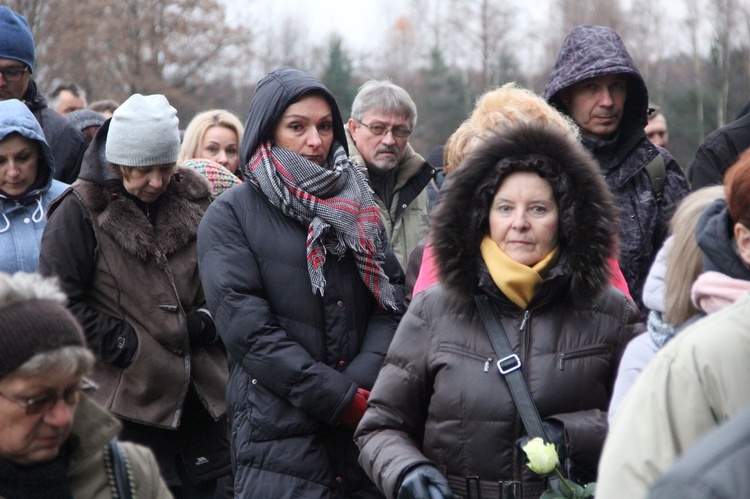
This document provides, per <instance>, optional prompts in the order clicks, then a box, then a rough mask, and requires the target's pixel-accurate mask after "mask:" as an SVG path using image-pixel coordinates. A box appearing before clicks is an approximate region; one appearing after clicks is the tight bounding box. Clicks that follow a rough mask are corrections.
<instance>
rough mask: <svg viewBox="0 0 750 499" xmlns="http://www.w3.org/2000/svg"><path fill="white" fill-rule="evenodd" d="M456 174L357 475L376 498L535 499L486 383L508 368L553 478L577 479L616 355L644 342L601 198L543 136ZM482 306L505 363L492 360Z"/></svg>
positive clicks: (582, 157) (555, 135) (510, 429)
mask: <svg viewBox="0 0 750 499" xmlns="http://www.w3.org/2000/svg"><path fill="white" fill-rule="evenodd" d="M464 162H465V163H466V164H465V165H464V166H463V167H461V168H458V169H457V170H456V171H455V172H453V173H452V175H451V177H450V178H449V179H448V180H447V186H446V187H445V188H444V190H443V191H442V192H443V193H442V198H441V201H440V204H439V205H438V207H437V211H436V212H435V213H434V216H433V219H432V232H431V238H432V244H433V248H434V254H435V259H436V262H437V267H438V273H439V277H440V283H439V284H437V285H435V286H431V287H430V288H428V289H426V290H424V291H423V292H422V293H420V294H419V295H417V296H416V297H415V298H414V301H412V303H411V305H410V306H409V310H408V312H407V313H406V315H405V316H404V319H403V320H402V321H401V324H400V325H399V328H398V331H397V332H396V336H395V338H394V340H393V343H392V345H391V348H390V350H389V351H388V355H387V357H386V360H385V364H384V365H383V368H382V370H381V372H380V375H379V377H378V380H377V383H376V384H375V387H374V388H373V390H372V395H371V396H370V399H369V408H368V410H367V412H366V413H365V416H364V418H363V419H362V422H361V424H360V425H359V427H358V429H357V434H356V436H355V438H356V442H357V444H358V445H359V448H360V451H361V455H360V463H361V464H362V466H363V467H364V469H365V471H367V474H368V475H369V476H370V477H371V478H372V479H373V481H374V482H375V483H376V484H377V485H378V487H379V488H380V490H381V491H383V493H385V494H386V496H388V497H399V498H416V497H539V496H540V495H541V494H542V492H543V491H544V489H545V487H546V485H545V482H544V481H543V480H542V479H541V478H539V477H538V476H536V475H535V474H534V473H533V472H532V471H531V470H530V469H528V468H527V467H526V458H525V456H524V454H523V452H521V450H520V449H519V447H518V445H517V442H519V441H521V440H522V439H523V438H524V437H526V436H527V433H526V431H525V430H524V425H523V424H522V423H521V419H520V417H519V415H520V411H519V410H518V408H517V406H516V403H514V399H513V397H512V396H511V391H510V390H509V386H508V383H509V382H510V381H508V382H506V380H505V379H503V376H501V375H499V374H498V372H496V364H497V365H498V367H499V366H500V363H499V361H498V359H505V360H509V359H510V358H511V357H512V358H514V359H515V360H516V361H517V365H516V366H515V367H520V370H521V373H522V375H523V378H524V379H525V383H526V385H527V386H528V390H529V392H530V394H531V399H532V402H533V404H534V405H535V406H536V409H537V411H538V413H539V416H540V417H541V419H542V420H543V422H542V426H543V428H544V433H545V435H546V437H547V439H548V440H550V441H552V442H553V443H555V444H556V445H558V446H559V447H558V448H559V452H560V454H561V456H562V457H561V462H562V463H564V464H568V465H570V464H571V463H572V465H571V466H563V467H564V468H567V469H568V470H569V471H570V472H571V473H575V475H574V476H572V477H571V478H574V479H576V480H577V481H582V482H589V481H591V480H593V479H594V478H595V471H596V465H597V459H598V456H599V452H600V451H601V447H602V443H603V440H604V435H605V434H606V432H607V414H606V411H607V406H608V404H609V398H610V396H611V393H612V385H613V383H614V379H615V375H616V373H617V364H618V361H619V358H620V355H621V353H622V350H623V348H624V347H625V345H626V343H627V342H628V341H629V340H630V339H631V338H632V337H633V336H634V335H635V334H636V333H638V332H640V331H641V330H642V329H643V324H642V323H641V321H640V314H639V313H638V310H637V309H636V307H635V305H634V303H633V302H632V301H631V300H629V299H628V298H626V297H625V295H624V294H623V293H622V292H621V291H619V290H617V289H616V288H614V287H613V286H611V285H610V284H609V282H608V280H609V266H608V264H607V259H608V258H609V256H610V255H611V254H612V251H613V248H612V245H613V231H614V230H616V228H613V226H612V220H615V219H616V210H615V208H614V206H613V203H612V196H611V194H610V193H609V191H608V189H607V186H606V184H605V182H604V179H603V178H602V177H601V175H599V173H598V172H597V166H596V163H595V162H594V160H593V158H592V157H591V156H590V155H589V154H588V153H586V152H585V151H584V150H583V148H582V147H581V146H580V145H579V144H578V142H576V141H575V140H574V139H573V138H571V137H570V136H569V135H566V134H565V132H564V131H563V130H562V129H560V128H559V127H557V126H554V125H547V126H541V125H522V124H519V125H516V126H511V127H509V128H506V129H505V130H504V131H502V132H498V133H497V134H494V135H489V136H488V137H485V138H484V139H482V142H481V143H480V144H479V145H477V146H475V147H474V148H472V150H471V152H470V153H469V155H468V156H467V157H465V159H464ZM480 302H483V303H487V305H488V308H489V309H491V310H494V312H495V313H496V314H497V316H498V318H499V321H500V323H501V324H502V326H503V329H504V330H505V335H507V338H508V342H509V344H510V349H511V350H512V351H513V355H509V356H507V357H501V356H500V354H498V353H496V350H495V349H494V348H493V342H492V341H491V340H490V336H489V334H488V330H487V329H486V328H485V326H484V325H483V318H482V315H481V314H480V312H479V310H478V305H477V303H480ZM497 329H499V328H497ZM500 334H503V333H500ZM503 366H505V364H503ZM566 457H567V461H566V459H565V458H566ZM429 485H431V486H433V487H428V486H429ZM429 488H432V489H433V492H436V491H437V490H440V493H441V495H437V496H428V495H426V494H427V493H428V491H429ZM508 494H513V495H508Z"/></svg>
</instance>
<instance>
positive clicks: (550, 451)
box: [522, 437, 596, 499]
mask: <svg viewBox="0 0 750 499" xmlns="http://www.w3.org/2000/svg"><path fill="white" fill-rule="evenodd" d="M522 449H523V451H524V452H525V453H526V457H528V458H529V462H528V463H527V464H526V466H528V467H529V469H531V471H533V472H534V473H536V474H537V475H539V476H542V477H544V476H546V475H548V474H550V473H552V472H554V473H555V474H556V475H557V477H558V478H559V479H560V481H561V482H562V484H563V488H562V489H561V490H552V489H550V490H546V491H544V493H543V494H542V496H541V499H556V498H584V497H594V493H595V492H596V484H595V483H590V484H588V485H586V487H581V486H580V485H578V484H577V483H574V482H571V481H570V480H568V479H566V478H565V477H563V475H562V473H560V469H559V468H558V466H559V465H560V458H559V457H558V455H557V451H556V450H555V446H554V444H550V443H545V441H544V440H543V439H541V438H539V437H537V438H533V439H531V440H529V442H528V443H527V444H526V445H524V446H523V447H522Z"/></svg>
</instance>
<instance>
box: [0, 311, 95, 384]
mask: <svg viewBox="0 0 750 499" xmlns="http://www.w3.org/2000/svg"><path fill="white" fill-rule="evenodd" d="M66 346H81V347H82V346H84V339H83V331H82V330H81V326H80V325H79V324H78V321H76V319H75V317H73V314H71V313H70V312H69V311H68V309H66V308H65V306H64V305H62V304H61V303H58V302H56V301H52V300H39V299H33V300H27V301H21V302H14V303H11V304H9V305H6V306H4V307H0V379H2V378H4V377H5V376H7V375H9V374H11V373H12V372H13V371H15V370H16V369H18V368H19V367H21V366H22V365H23V364H24V363H25V362H26V361H28V360H29V359H31V358H32V357H33V356H34V355H36V354H38V353H43V352H51V351H53V350H57V349H59V348H62V347H66Z"/></svg>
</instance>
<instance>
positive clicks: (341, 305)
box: [336, 300, 344, 308]
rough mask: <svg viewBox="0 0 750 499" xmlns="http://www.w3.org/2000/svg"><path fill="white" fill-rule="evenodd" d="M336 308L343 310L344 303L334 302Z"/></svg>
mask: <svg viewBox="0 0 750 499" xmlns="http://www.w3.org/2000/svg"><path fill="white" fill-rule="evenodd" d="M336 306H337V307H339V308H344V302H343V301H341V300H339V301H337V302H336Z"/></svg>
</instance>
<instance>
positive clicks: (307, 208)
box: [246, 142, 396, 310]
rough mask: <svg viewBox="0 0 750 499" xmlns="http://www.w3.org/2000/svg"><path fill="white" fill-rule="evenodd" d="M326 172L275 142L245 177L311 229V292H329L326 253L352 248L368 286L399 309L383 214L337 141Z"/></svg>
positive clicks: (259, 152) (258, 154)
mask: <svg viewBox="0 0 750 499" xmlns="http://www.w3.org/2000/svg"><path fill="white" fill-rule="evenodd" d="M332 147H333V151H334V152H333V159H332V160H331V161H330V162H329V166H328V168H324V167H321V166H320V165H317V164H315V163H313V162H311V161H308V160H307V159H305V158H303V157H302V156H299V155H298V154H295V153H293V152H291V151H289V150H287V149H283V148H281V147H274V146H273V145H272V144H271V142H267V143H265V144H261V145H260V146H258V148H257V149H256V151H255V153H254V154H253V156H252V157H251V158H250V161H249V162H248V165H247V171H246V174H247V176H248V178H250V179H251V180H252V181H253V182H255V183H256V184H258V186H259V187H260V189H261V191H263V193H264V194H265V195H266V197H268V199H269V201H271V203H272V204H273V205H274V206H276V207H277V208H279V209H280V210H281V211H282V213H284V214H285V215H287V216H289V217H292V218H294V219H295V220H298V221H300V222H302V223H303V224H305V225H307V270H308V272H309V273H310V281H311V283H312V290H313V293H316V292H320V294H321V296H322V295H323V291H324V289H325V284H326V282H325V277H324V275H323V266H324V264H325V259H326V253H327V252H329V251H330V252H331V253H333V254H334V255H337V256H343V255H344V253H345V252H346V250H347V249H350V250H352V252H353V253H354V255H355V259H356V262H357V269H358V270H359V274H360V276H361V277H362V280H363V281H364V283H365V285H367V287H368V288H369V289H370V291H371V292H372V294H373V295H374V296H375V299H376V300H377V301H378V303H379V304H380V306H381V307H384V308H385V307H390V308H392V309H394V310H395V309H396V301H395V291H394V289H393V286H391V284H390V282H389V281H388V277H387V276H386V275H385V273H384V272H383V268H382V263H383V262H384V261H385V254H384V251H385V250H384V242H383V241H381V239H380V211H379V210H378V207H377V205H376V204H375V201H374V200H373V198H372V194H371V191H370V187H369V185H368V184H367V180H366V179H365V178H364V176H363V175H362V174H361V173H359V172H358V171H357V170H356V169H355V168H353V167H352V166H351V164H350V163H349V158H348V156H347V153H346V150H345V149H344V148H343V147H342V146H341V145H340V144H338V143H337V142H334V144H333V145H332Z"/></svg>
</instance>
